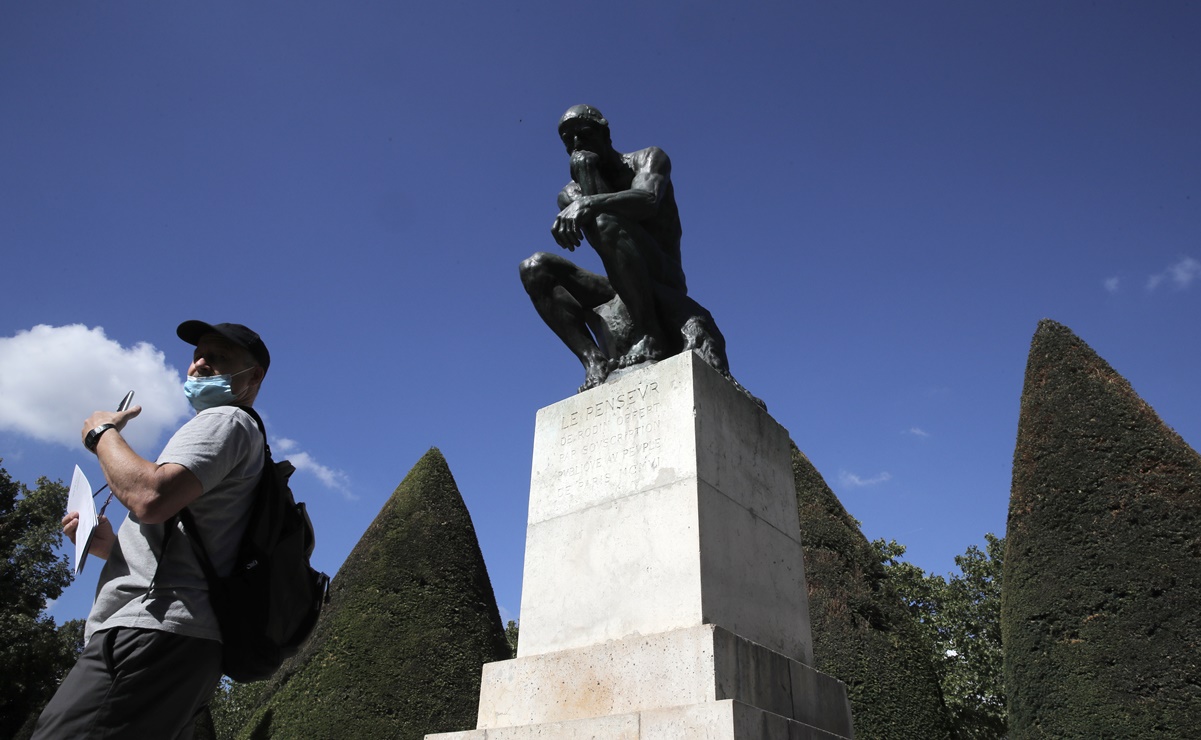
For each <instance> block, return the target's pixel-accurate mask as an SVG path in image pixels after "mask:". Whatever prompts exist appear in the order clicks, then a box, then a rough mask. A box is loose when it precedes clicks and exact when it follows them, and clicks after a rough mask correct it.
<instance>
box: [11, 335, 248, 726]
mask: <svg viewBox="0 0 1201 740" xmlns="http://www.w3.org/2000/svg"><path fill="white" fill-rule="evenodd" d="M176 333H177V334H178V335H179V337H180V339H183V340H184V341H185V342H187V343H189V344H192V345H195V346H196V350H195V351H194V353H193V355H192V362H191V365H190V366H189V368H188V379H187V382H186V383H184V394H185V395H186V396H187V397H188V400H189V401H190V402H191V404H192V406H193V408H194V409H195V410H196V412H197V414H196V416H194V417H193V418H192V419H191V420H190V421H188V422H187V423H186V424H184V425H183V426H182V427H181V428H180V429H179V430H178V431H177V432H176V433H175V434H174V436H172V437H171V439H170V441H168V442H167V446H166V447H165V448H164V449H163V451H162V453H161V454H160V455H159V457H158V459H157V460H156V461H155V462H151V461H149V460H147V459H145V458H142V457H140V456H139V455H138V454H137V453H135V452H134V451H133V450H132V449H131V448H130V447H129V445H128V444H126V442H125V440H124V439H123V438H122V437H121V430H122V429H123V428H124V427H125V424H126V423H128V422H129V421H130V420H131V419H133V418H134V417H136V416H137V415H138V414H139V413H141V410H142V409H141V407H140V406H135V407H133V408H131V409H129V410H127V411H119V412H110V411H97V412H95V413H93V414H92V415H91V416H90V417H88V419H87V421H85V422H84V426H83V431H82V437H83V444H84V446H85V447H86V448H87V449H88V450H89V451H91V452H93V453H95V454H96V456H97V458H98V459H99V461H100V467H101V469H102V471H103V472H104V477H105V480H106V481H108V484H109V487H110V488H111V489H112V492H113V494H114V495H115V496H116V497H117V498H118V499H119V500H120V501H121V503H122V504H124V505H125V507H126V508H127V509H128V510H129V516H128V518H127V519H126V520H125V522H124V524H122V525H121V528H120V531H119V532H117V533H116V534H114V532H113V529H112V525H111V524H109V523H108V521H107V520H106V519H102V520H101V522H100V523H99V525H98V526H97V529H96V530H95V533H94V536H93V538H92V543H91V545H90V547H89V550H88V551H89V553H90V554H91V555H94V556H96V557H100V558H104V559H105V560H106V561H107V562H106V563H105V565H104V569H103V571H102V572H101V574H100V583H99V586H98V588H97V592H96V601H95V603H94V604H93V605H92V611H91V613H90V614H89V615H88V621H87V627H86V628H85V631H84V639H85V641H86V647H85V648H84V651H83V654H82V655H81V656H80V658H79V661H78V662H77V663H76V665H75V667H74V668H73V669H72V670H71V672H70V673H69V674H68V675H67V677H66V678H65V679H63V682H62V685H61V686H59V689H58V692H57V693H56V694H55V695H54V698H53V699H51V700H50V703H49V704H48V705H47V706H46V709H45V710H44V711H43V712H42V716H41V717H40V718H39V720H38V724H37V728H36V730H35V731H34V738H38V739H49V738H89V737H142V738H184V739H186V738H190V737H191V736H192V725H193V722H194V721H195V718H196V716H197V715H198V714H199V713H200V711H201V710H202V709H203V708H204V707H205V705H206V704H207V702H208V699H209V697H210V696H211V695H212V692H213V690H214V688H216V686H217V682H218V681H219V680H220V678H221V642H220V640H221V631H220V629H219V627H218V625H217V618H216V615H215V614H214V612H213V609H212V606H211V605H210V603H209V599H208V584H207V582H206V580H205V576H204V572H203V571H202V570H201V567H200V564H199V562H198V561H197V560H196V557H195V555H194V554H193V551H192V547H191V543H190V542H189V541H188V536H187V534H186V533H185V532H184V529H183V527H182V526H180V525H179V523H178V520H177V519H176V518H175V517H176V515H177V514H178V513H179V512H180V511H181V510H182V509H183V508H184V507H187V508H188V510H189V511H191V512H192V515H193V517H194V518H195V520H196V523H197V529H198V530H199V532H200V533H201V538H202V539H203V544H204V547H205V550H206V551H207V552H208V553H209V555H210V557H211V558H212V561H213V565H214V566H215V568H216V570H217V572H218V573H219V574H221V575H226V574H228V573H229V571H230V569H231V568H232V566H233V561H234V557H235V555H236V552H237V547H238V543H239V541H240V540H241V538H242V534H243V532H244V531H245V528H246V518H247V515H248V512H249V509H250V505H251V502H252V494H253V493H254V492H255V489H256V487H257V484H258V481H259V477H260V475H261V473H262V469H263V461H264V458H265V450H264V447H263V444H264V442H263V435H262V432H261V431H260V430H259V427H258V425H257V424H256V423H255V421H254V419H253V418H252V417H251V416H250V414H248V413H246V412H245V411H243V410H242V409H240V408H238V406H252V405H253V404H254V401H255V399H256V397H257V396H258V391H259V388H260V386H261V384H262V381H263V377H264V376H265V375H266V372H267V367H268V365H269V364H270V362H271V356H270V354H269V353H268V352H267V347H266V345H264V344H263V341H262V339H261V338H260V337H259V335H258V334H256V333H255V332H253V331H251V330H250V329H248V328H247V327H245V326H242V325H241V324H207V323H205V322H202V321H185V322H184V323H182V324H180V325H179V328H178V329H177V330H176ZM78 527H79V514H78V512H68V514H67V516H66V517H64V519H63V530H64V532H66V534H67V535H68V536H69V537H70V538H71V540H72V541H74V539H75V533H76V530H77V529H78ZM168 527H174V528H176V529H175V530H174V531H172V533H171V536H170V538H168V539H167V540H166V541H167V546H166V547H165V548H164V546H163V543H164V536H165V533H166V531H167V529H168Z"/></svg>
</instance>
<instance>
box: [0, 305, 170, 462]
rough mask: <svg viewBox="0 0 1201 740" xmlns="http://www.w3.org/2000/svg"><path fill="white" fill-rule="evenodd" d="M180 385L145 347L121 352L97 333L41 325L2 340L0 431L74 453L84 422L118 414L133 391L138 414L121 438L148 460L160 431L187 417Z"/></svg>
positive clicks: (158, 354) (157, 353)
mask: <svg viewBox="0 0 1201 740" xmlns="http://www.w3.org/2000/svg"><path fill="white" fill-rule="evenodd" d="M182 383H183V376H182V374H181V373H180V372H179V371H178V370H176V369H175V368H174V367H173V366H171V365H168V364H167V363H166V358H165V356H164V354H163V353H162V352H160V351H159V350H157V349H155V348H154V347H153V346H152V345H150V344H147V343H145V342H142V343H139V344H137V345H135V346H133V347H122V346H121V345H120V344H118V343H117V342H115V341H113V340H111V339H109V338H107V337H106V336H105V335H104V329H103V328H101V327H96V328H94V329H89V328H87V327H86V326H83V325H82V324H73V325H71V326H46V325H45V324H40V325H38V326H35V327H33V328H32V329H30V330H28V331H19V332H17V333H16V335H15V336H12V337H0V430H3V431H7V432H15V433H17V434H20V435H24V436H27V437H32V438H33V439H36V440H39V441H42V442H52V443H56V444H60V445H63V446H64V447H68V448H70V449H78V448H81V444H80V430H81V429H82V428H83V422H84V420H85V419H87V417H88V416H89V415H90V414H91V413H92V412H93V411H95V410H97V409H116V407H117V403H118V402H119V401H120V400H121V398H122V396H124V395H125V393H126V392H127V391H129V390H131V389H132V390H134V391H135V392H136V395H135V396H134V404H135V405H140V406H141V407H142V413H141V414H140V415H139V416H138V417H137V418H135V419H132V420H131V421H130V422H129V424H128V425H127V426H126V427H125V429H124V430H123V431H122V434H121V436H123V437H124V438H125V439H126V441H128V442H129V444H130V446H131V447H133V448H134V449H135V450H137V451H138V452H139V453H140V454H142V455H143V456H146V457H151V458H153V457H154V456H155V455H156V454H157V452H158V450H157V449H155V446H156V445H157V443H158V442H159V441H160V440H161V439H162V437H163V436H164V432H170V431H174V430H175V428H176V427H178V426H179V421H180V419H182V418H183V417H185V416H187V415H188V412H189V407H188V402H187V400H186V399H185V398H184V395H183V391H182V389H181V384H182Z"/></svg>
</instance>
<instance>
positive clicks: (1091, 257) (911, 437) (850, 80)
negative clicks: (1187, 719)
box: [0, 1, 1201, 619]
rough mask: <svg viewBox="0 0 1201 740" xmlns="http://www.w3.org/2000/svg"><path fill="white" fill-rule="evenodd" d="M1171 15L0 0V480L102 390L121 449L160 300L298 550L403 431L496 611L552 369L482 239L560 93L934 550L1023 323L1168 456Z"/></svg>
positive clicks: (546, 162)
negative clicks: (224, 327)
mask: <svg viewBox="0 0 1201 740" xmlns="http://www.w3.org/2000/svg"><path fill="white" fill-rule="evenodd" d="M1198 38H1201V5H1198V4H1197V3H1185V2H1156V3H1125V2H1121V3H1119V2H1089V3H1084V2H1058V3H1042V2H1005V3H979V2H971V3H969V2H905V3H898V2H845V3H813V2H803V3H797V2H788V3H647V2H641V3H632V2H624V1H618V2H608V3H561V2H560V3H548V2H537V3H482V2H445V3H413V4H402V3H391V2H355V3H339V4H334V3H317V2H288V3H284V2H257V3H233V2H209V3H203V4H198V3H131V2H105V3H82V2H37V3H34V2H8V3H4V4H0V249H2V250H3V251H2V254H3V255H4V261H3V265H4V267H3V285H4V289H3V291H0V457H3V458H4V462H3V466H4V467H5V468H6V469H7V470H8V471H9V473H10V474H12V475H13V477H14V478H17V479H19V480H22V481H24V482H26V483H33V482H34V480H36V478H37V477H38V476H40V475H48V476H50V477H52V478H58V479H62V480H64V481H67V482H69V481H70V477H71V470H72V467H73V465H75V464H79V465H81V466H82V467H83V469H84V471H85V473H87V474H88V476H89V477H90V478H91V479H92V480H93V482H96V481H99V480H101V476H100V473H99V468H98V466H97V465H96V463H95V461H94V458H92V457H91V456H90V455H89V454H88V453H86V452H85V451H84V450H83V449H82V448H81V447H80V446H79V445H78V443H77V440H78V430H79V427H80V426H81V425H82V421H83V419H84V418H85V417H86V416H87V415H88V414H89V413H90V412H91V411H92V410H93V409H94V408H107V407H110V406H115V404H116V403H117V401H118V400H119V399H120V397H121V395H122V394H123V393H124V391H125V390H128V389H129V388H134V389H135V390H137V391H138V401H140V402H141V403H142V405H143V406H144V408H145V409H146V410H145V412H144V414H143V416H142V417H141V418H139V419H137V420H135V421H134V422H132V423H131V425H130V427H129V429H128V430H127V431H128V436H130V438H131V439H132V440H134V444H135V447H137V448H138V449H139V451H140V452H142V453H143V454H144V455H145V456H147V457H151V458H153V457H154V456H156V455H157V452H158V449H159V448H160V447H161V445H162V444H163V443H164V442H165V440H166V438H167V436H168V435H169V433H170V431H171V430H173V429H174V427H175V426H177V425H178V424H179V423H180V422H181V421H182V420H183V419H184V418H185V415H186V412H187V409H186V405H184V402H183V400H182V395H181V394H179V393H178V383H179V382H182V373H183V371H184V370H185V369H186V366H187V362H188V359H189V357H190V347H188V346H186V345H184V344H183V343H182V342H180V341H179V340H178V339H177V338H176V337H175V333H174V332H175V327H176V325H177V324H178V323H179V322H180V321H183V320H185V319H192V318H199V319H202V320H205V321H211V322H219V321H237V322H241V323H245V324H248V325H250V326H252V327H254V328H255V329H257V330H258V331H259V332H260V333H261V334H262V335H263V337H264V339H265V341H266V342H267V344H268V346H269V347H270V349H271V352H272V357H273V363H272V367H271V371H270V374H269V375H268V377H267V381H266V383H265V384H264V390H263V393H262V394H261V395H260V397H259V403H258V405H259V407H260V408H261V410H262V412H263V414H264V417H265V419H266V421H267V424H268V429H269V432H270V434H271V438H272V440H273V446H274V448H275V450H276V451H277V453H278V454H277V456H280V457H282V456H285V451H286V455H287V456H289V457H291V458H293V459H294V460H299V461H300V462H301V464H300V468H301V472H300V474H298V476H297V478H296V479H294V481H293V487H294V489H295V490H296V492H297V494H298V496H299V497H300V498H302V499H304V500H306V501H307V502H308V503H309V506H310V510H311V511H312V513H313V515H314V519H315V523H316V526H317V529H318V548H317V553H316V560H317V562H318V565H319V566H320V567H322V568H323V569H325V570H327V571H328V572H330V573H331V574H332V573H333V572H334V571H336V570H337V568H338V567H339V565H340V564H341V562H342V560H343V559H344V558H345V556H346V555H347V554H348V553H349V551H350V549H351V548H352V547H353V546H354V544H355V542H356V541H357V539H358V538H359V536H361V534H362V532H363V531H364V530H365V528H366V527H367V525H368V524H369V523H370V521H371V520H372V519H373V518H374V517H375V515H376V514H377V512H378V511H379V508H380V506H381V505H382V504H383V502H384V501H385V500H386V498H387V497H388V496H389V495H390V494H391V492H392V491H393V489H394V488H395V486H396V485H397V484H398V483H399V482H400V480H401V479H402V478H403V476H404V475H405V474H406V473H407V472H408V470H409V469H410V468H411V467H412V465H413V464H414V463H415V462H416V461H417V460H418V459H419V458H420V457H421V455H422V454H424V453H425V451H426V450H427V449H429V447H431V446H437V447H439V448H440V449H441V450H442V452H443V453H444V454H445V456H446V458H447V460H448V461H449V463H450V466H451V470H452V471H453V473H454V475H455V478H456V480H457V482H458V484H459V488H460V490H461V491H462V493H463V496H464V498H465V500H466V502H467V505H468V508H469V509H470V511H471V514H472V517H473V519H474V522H475V525H476V529H477V532H478V534H479V538H480V544H481V546H482V548H483V551H484V555H485V558H486V560H487V563H488V568H489V572H490V575H491V578H492V583H493V586H494V588H495V590H496V596H497V600H498V602H499V604H500V607H501V610H502V614H504V615H505V617H506V618H516V617H517V616H518V614H517V611H518V607H519V605H520V588H521V566H522V553H523V546H524V531H525V515H526V501H527V493H528V486H529V474H530V461H531V460H530V455H531V450H532V442H533V429H534V415H535V412H536V411H537V409H538V408H540V407H542V406H545V405H548V404H551V403H554V402H556V401H558V400H560V399H562V398H565V397H567V396H568V395H570V394H572V393H573V392H574V390H575V388H576V386H577V385H578V384H579V383H580V382H581V380H582V378H583V373H582V370H581V369H580V368H579V366H578V363H577V362H576V360H575V359H574V358H573V357H572V356H571V355H570V354H569V353H568V352H567V351H566V349H564V348H563V347H562V346H561V345H560V344H559V342H558V340H556V339H555V338H554V336H553V335H552V334H551V333H550V332H549V331H548V330H547V329H546V328H545V327H544V326H543V325H542V323H541V322H540V320H539V319H538V317H537V315H536V314H535V313H534V311H533V309H532V308H531V306H530V305H529V301H528V298H527V297H526V295H525V293H524V291H523V290H522V288H521V285H520V283H519V281H518V279H517V264H518V262H519V261H520V260H521V259H523V258H524V257H526V256H528V255H529V254H531V253H532V252H534V251H536V250H548V251H550V250H554V249H557V248H556V247H555V245H554V243H553V241H552V240H551V237H550V233H549V228H550V225H551V222H552V220H553V219H554V216H555V213H556V209H555V196H556V194H557V193H558V191H559V189H560V188H561V187H562V186H563V185H564V184H565V182H566V181H567V179H568V166H567V165H568V163H567V157H566V154H565V152H564V151H563V148H562V146H561V145H560V143H559V142H558V140H557V137H556V133H555V124H556V121H557V119H558V116H559V115H560V113H562V111H563V110H564V109H566V108H567V107H568V106H570V105H573V104H575V103H582V102H587V103H590V104H592V105H595V106H597V107H598V108H600V109H601V110H602V111H603V112H604V113H605V115H606V116H607V117H608V119H609V121H610V122H611V125H612V131H613V140H614V144H615V145H616V146H617V148H618V149H621V150H624V151H630V150H633V149H637V148H642V147H645V146H649V145H656V146H659V147H661V148H663V149H664V150H665V151H666V152H667V154H668V155H669V156H670V157H671V159H672V164H673V179H674V182H675V186H676V195H677V198H678V201H679V205H680V213H681V218H682V221H683V224H684V243H683V251H684V267H685V270H686V272H687V275H688V280H689V285H690V289H691V293H692V295H693V296H694V297H695V298H696V299H697V300H699V301H700V302H701V303H703V304H704V305H705V306H707V307H708V308H709V309H710V310H711V311H712V312H713V313H714V315H715V317H716V319H717V321H718V323H719V325H720V326H721V329H722V331H723V332H724V334H725V336H726V338H727V340H728V343H729V354H730V361H731V366H732V369H733V371H734V374H735V375H736V376H737V377H738V379H739V380H740V381H741V382H742V383H743V384H744V385H746V386H747V387H748V388H749V389H750V390H751V391H752V392H754V393H755V394H756V395H758V396H759V397H761V398H763V399H764V400H765V401H766V402H767V404H768V406H769V410H770V411H771V413H772V414H773V416H774V417H775V418H776V420H777V421H779V422H780V423H781V424H783V425H784V426H785V427H786V428H787V429H788V430H789V431H790V432H791V434H792V437H793V439H795V440H796V442H797V444H798V445H799V446H800V447H801V449H803V450H804V451H805V452H806V453H807V454H808V455H809V457H810V459H812V461H813V462H814V464H815V465H816V466H817V468H818V470H819V471H821V473H822V474H823V475H824V476H825V478H826V480H827V481H828V482H829V483H830V485H831V486H832V487H833V488H834V490H835V491H836V493H837V494H838V495H839V497H840V499H841V500H842V502H843V504H844V505H845V506H846V507H847V509H848V510H849V511H850V512H851V513H852V514H853V515H854V516H855V517H857V518H858V519H860V520H861V521H862V522H863V528H864V532H865V534H867V536H868V537H871V538H876V537H885V538H895V539H897V540H898V541H900V542H902V543H903V544H905V545H907V546H908V547H909V559H910V561H911V562H914V563H916V564H917V565H919V566H921V567H922V568H925V569H926V570H929V571H933V572H937V573H946V572H948V571H950V570H952V569H953V567H954V563H953V558H954V556H955V555H956V554H959V553H962V552H963V551H964V550H965V549H966V548H967V547H968V546H969V545H971V544H982V543H983V535H984V533H985V532H995V533H998V534H999V533H1001V532H1003V531H1004V528H1005V515H1006V508H1007V503H1008V496H1009V484H1010V472H1011V463H1012V456H1013V447H1014V442H1015V434H1016V429H1017V415H1018V403H1019V398H1020V393H1021V385H1022V374H1023V370H1024V367H1025V363H1026V355H1027V352H1028V349H1029V342H1030V338H1031V336H1032V334H1033V332H1034V330H1035V328H1036V326H1037V323H1038V321H1039V319H1042V318H1052V319H1055V320H1057V321H1059V322H1061V323H1064V324H1066V325H1067V326H1069V327H1070V328H1071V329H1072V330H1073V331H1075V332H1076V333H1077V334H1078V335H1080V336H1081V337H1082V338H1083V339H1084V340H1085V341H1086V342H1088V343H1089V344H1090V345H1091V346H1092V347H1093V348H1094V349H1096V350H1097V351H1098V352H1099V353H1100V354H1101V355H1102V356H1103V357H1104V358H1105V359H1106V360H1108V361H1109V362H1110V363H1111V364H1112V365H1113V366H1114V367H1115V369H1117V371H1118V372H1120V373H1122V374H1123V375H1124V376H1125V377H1126V378H1128V379H1129V380H1130V381H1131V383H1132V384H1133V385H1134V387H1135V390H1136V391H1138V392H1139V394H1140V395H1142V396H1143V398H1144V399H1146V400H1147V401H1148V402H1149V403H1150V404H1151V405H1152V406H1153V407H1155V409H1156V410H1157V411H1158V412H1159V413H1160V415H1161V416H1162V417H1163V418H1164V420H1165V421H1166V422H1167V423H1168V424H1169V425H1171V426H1173V427H1174V428H1175V429H1176V430H1177V431H1178V432H1180V434H1181V435H1182V436H1183V437H1184V439H1185V440H1186V441H1187V442H1188V443H1189V444H1190V445H1192V446H1193V447H1194V448H1196V447H1198V446H1199V444H1201V414H1198V411H1199V409H1201V390H1199V387H1198V385H1199V384H1198V382H1197V378H1198V377H1201V342H1198V326H1199V324H1198V318H1199V317H1201V134H1198V132H1201V45H1199V44H1198V43H1197V39H1198ZM575 255H576V258H577V259H578V260H579V261H580V262H581V263H582V264H583V265H584V266H586V267H591V268H593V269H597V268H598V265H599V262H598V261H597V260H596V257H595V254H592V253H591V252H590V250H587V249H584V250H577V251H576V252H575ZM114 508H115V507H114ZM118 516H120V515H118ZM98 573H99V568H95V567H91V568H89V569H88V571H85V573H84V574H83V576H82V577H81V578H80V579H78V581H77V582H76V583H75V584H74V585H72V586H71V587H70V588H69V589H68V591H67V592H66V593H65V594H64V596H63V598H62V599H60V600H59V602H58V603H56V604H55V605H54V611H53V612H52V613H53V614H54V616H55V617H56V618H60V619H67V618H73V617H80V616H83V615H85V614H86V611H87V608H88V605H89V604H90V601H91V596H92V593H93V591H94V588H95V582H96V577H97V575H98Z"/></svg>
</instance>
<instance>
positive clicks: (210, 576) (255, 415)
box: [147, 406, 271, 595]
mask: <svg viewBox="0 0 1201 740" xmlns="http://www.w3.org/2000/svg"><path fill="white" fill-rule="evenodd" d="M237 408H240V409H242V410H243V411H245V412H246V413H247V414H250V418H252V419H254V423H255V424H257V425H258V427H259V432H261V433H262V435H263V470H262V472H261V473H260V474H259V481H258V483H256V484H255V487H254V491H253V492H251V495H252V496H257V495H258V493H259V489H260V488H262V486H263V476H265V475H266V474H267V473H268V472H269V470H268V469H269V468H270V466H269V465H268V463H269V462H270V461H271V448H270V447H268V446H267V427H265V426H264V425H263V419H262V417H261V416H259V412H257V411H255V410H254V409H253V408H251V407H250V406H238V407H237ZM176 522H183V528H184V532H185V533H186V534H187V535H188V542H190V543H191V545H192V552H193V553H194V554H195V555H196V560H198V561H199V562H200V569H201V570H203V571H204V579H205V580H206V581H208V583H209V591H210V592H211V591H212V590H213V589H214V588H216V587H217V584H218V583H220V582H221V577H220V576H219V575H217V569H216V568H215V567H213V561H212V559H210V558H209V554H208V550H207V549H206V548H205V547H204V541H203V540H201V539H200V528H199V527H197V526H196V518H195V517H193V516H192V512H191V511H189V510H188V507H186V506H185V507H183V508H182V509H180V510H179V513H178V514H176V515H175V516H173V517H171V519H170V520H168V521H167V525H168V526H167V531H166V533H164V535H163V555H164V556H165V555H166V553H167V542H168V541H169V540H170V539H171V533H172V532H173V531H174V530H175V523H176ZM162 566H163V561H162V559H161V558H160V559H159V563H158V567H159V568H161V567H162ZM154 575H155V578H157V577H158V568H156V569H155V571H154ZM150 586H151V588H153V587H154V579H153V578H152V579H151V580H150ZM147 594H148V595H149V592H147Z"/></svg>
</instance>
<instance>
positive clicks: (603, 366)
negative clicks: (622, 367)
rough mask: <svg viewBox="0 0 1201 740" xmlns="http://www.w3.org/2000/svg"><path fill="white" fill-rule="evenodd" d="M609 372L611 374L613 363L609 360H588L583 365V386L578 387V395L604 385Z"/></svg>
mask: <svg viewBox="0 0 1201 740" xmlns="http://www.w3.org/2000/svg"><path fill="white" fill-rule="evenodd" d="M611 372H613V363H612V361H610V360H609V358H607V357H592V358H590V359H589V360H588V362H587V363H586V364H585V365H584V384H583V385H581V386H580V393H583V392H584V391H586V390H588V389H589V388H595V387H597V386H598V385H600V384H601V383H604V382H605V380H606V379H607V378H608V377H609V373H611Z"/></svg>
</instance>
